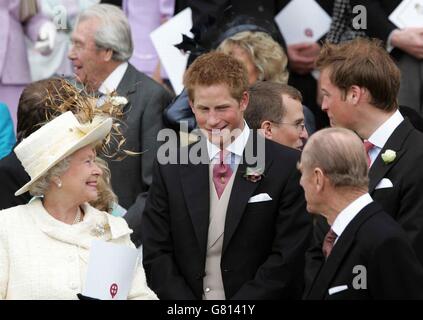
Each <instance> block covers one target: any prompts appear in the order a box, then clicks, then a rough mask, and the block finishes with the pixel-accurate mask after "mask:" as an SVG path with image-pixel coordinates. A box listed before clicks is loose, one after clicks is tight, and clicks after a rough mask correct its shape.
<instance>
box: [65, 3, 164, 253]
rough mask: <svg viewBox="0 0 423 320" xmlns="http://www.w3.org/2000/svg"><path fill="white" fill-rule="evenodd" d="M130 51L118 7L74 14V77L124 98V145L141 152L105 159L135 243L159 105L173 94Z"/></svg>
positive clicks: (125, 24)
mask: <svg viewBox="0 0 423 320" xmlns="http://www.w3.org/2000/svg"><path fill="white" fill-rule="evenodd" d="M132 52H133V44H132V39H131V31H130V27H129V24H128V20H127V18H126V17H125V15H124V13H123V12H122V10H121V9H119V8H118V7H116V6H113V5H108V4H98V5H94V6H92V7H90V8H88V9H87V10H85V11H84V12H82V13H81V15H80V16H79V17H78V20H77V23H76V26H75V29H74V31H73V34H72V48H71V49H70V52H69V58H70V59H71V60H72V63H73V66H74V68H75V74H76V77H77V79H78V80H79V81H80V82H82V83H83V84H84V85H85V86H86V87H87V88H88V89H90V90H92V91H93V92H100V93H101V94H107V93H109V92H112V91H116V92H117V94H118V95H120V96H123V97H126V98H127V99H128V101H129V103H128V104H127V105H126V106H125V107H124V109H123V111H124V112H125V116H124V119H123V120H124V123H125V126H124V127H123V131H124V132H123V133H124V135H125V138H126V143H125V145H124V148H125V149H128V150H131V151H135V152H142V154H141V155H138V156H135V157H127V158H125V159H124V160H123V161H110V159H106V160H108V164H109V167H110V170H111V173H112V186H113V190H114V191H115V193H116V195H117V196H118V198H119V204H120V205H121V206H123V207H124V208H126V209H128V213H127V215H126V218H127V221H128V224H129V226H130V227H131V228H132V229H134V234H133V237H132V240H133V241H134V243H135V244H136V245H139V244H140V238H139V234H138V231H139V228H138V227H139V223H140V220H141V214H142V211H143V209H144V205H145V199H146V195H147V192H148V189H149V186H150V184H151V180H152V168H153V161H154V158H155V156H156V151H157V149H158V142H157V134H158V132H159V131H160V130H161V129H162V128H163V121H162V112H163V109H164V108H165V107H166V106H167V105H168V104H169V102H170V101H171V99H172V96H171V94H170V93H169V92H167V91H166V90H165V89H164V88H163V87H162V86H160V85H159V84H157V83H156V82H155V81H154V80H152V79H150V78H149V77H148V76H146V75H145V74H143V73H141V72H139V71H137V70H136V69H135V68H134V67H133V66H132V65H131V64H129V63H128V62H127V61H128V60H129V58H130V57H131V55H132Z"/></svg>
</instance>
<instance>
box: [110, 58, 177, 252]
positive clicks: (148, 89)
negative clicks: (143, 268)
mask: <svg viewBox="0 0 423 320" xmlns="http://www.w3.org/2000/svg"><path fill="white" fill-rule="evenodd" d="M116 91H117V93H118V94H119V95H122V96H125V97H127V98H128V100H129V103H128V104H127V105H126V106H125V108H124V112H125V116H124V119H123V120H124V123H125V126H124V127H123V131H124V136H125V138H126V143H125V145H124V146H123V148H124V149H127V150H131V151H137V152H142V154H141V155H138V156H129V157H126V158H125V159H124V160H122V161H113V160H110V159H107V158H106V159H105V160H107V162H108V164H109V167H110V170H111V173H112V186H113V190H114V191H115V193H116V195H117V196H118V198H119V204H120V205H121V206H123V207H124V208H126V209H128V213H127V215H126V216H125V217H126V220H127V222H128V224H129V227H131V228H132V229H133V230H134V234H133V236H134V238H133V239H132V240H133V241H134V242H135V243H136V244H137V245H139V237H138V231H139V220H140V219H141V214H142V211H143V209H144V205H145V199H146V197H147V192H148V189H149V187H150V184H151V180H152V173H153V163H154V158H155V157H156V151H157V149H158V142H157V133H158V132H159V130H161V129H162V128H163V121H162V113H163V110H164V108H165V107H166V106H167V105H168V104H169V102H170V101H171V100H172V95H171V94H170V93H169V92H168V91H166V90H165V89H164V88H163V87H162V86H161V85H159V84H158V83H156V82H155V81H154V80H152V79H151V78H149V77H148V76H146V75H145V74H143V73H141V72H139V71H138V70H136V69H135V68H134V67H133V66H132V65H131V64H129V67H128V69H127V71H126V73H125V75H124V77H123V79H122V81H121V82H120V84H119V86H118V88H117V90H116Z"/></svg>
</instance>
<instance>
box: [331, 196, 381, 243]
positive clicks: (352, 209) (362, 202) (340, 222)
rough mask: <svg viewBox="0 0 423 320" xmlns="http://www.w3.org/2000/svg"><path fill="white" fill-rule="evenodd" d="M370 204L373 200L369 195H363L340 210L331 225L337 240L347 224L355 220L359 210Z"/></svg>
mask: <svg viewBox="0 0 423 320" xmlns="http://www.w3.org/2000/svg"><path fill="white" fill-rule="evenodd" d="M371 202H373V199H372V197H371V196H370V194H368V193H366V194H363V195H362V196H361V197H359V198H357V199H356V200H354V201H353V202H351V203H350V204H349V205H348V206H347V207H346V208H345V209H344V210H342V211H341V212H340V213H339V214H338V216H337V217H336V219H335V221H334V222H333V224H332V230H333V231H335V233H336V235H337V236H338V237H337V240H338V239H339V237H340V236H341V234H342V232H344V230H345V228H346V227H347V226H348V224H349V223H350V222H351V220H352V219H354V218H355V216H356V215H357V214H358V213H359V212H360V211H361V209H363V208H364V207H365V206H367V205H368V204H369V203H371Z"/></svg>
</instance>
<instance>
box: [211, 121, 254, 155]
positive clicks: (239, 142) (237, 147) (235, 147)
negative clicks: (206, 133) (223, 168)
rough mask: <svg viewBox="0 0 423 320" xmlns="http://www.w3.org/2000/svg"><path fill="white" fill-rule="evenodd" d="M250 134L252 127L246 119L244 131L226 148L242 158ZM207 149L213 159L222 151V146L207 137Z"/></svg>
mask: <svg viewBox="0 0 423 320" xmlns="http://www.w3.org/2000/svg"><path fill="white" fill-rule="evenodd" d="M249 136H250V127H249V126H248V124H247V122H245V120H244V129H243V130H242V133H241V134H240V135H239V136H238V137H237V138H236V139H235V141H234V142H232V143H231V144H230V145H229V146H227V147H226V148H225V149H226V150H227V151H229V152H230V153H232V154H235V155H237V156H238V157H241V158H242V154H243V153H244V149H245V146H246V144H247V142H248V137H249ZM207 151H208V153H209V160H210V161H211V160H213V159H214V158H215V157H216V156H217V155H218V153H219V152H220V148H219V147H218V146H216V145H215V144H213V143H211V142H210V141H209V139H207Z"/></svg>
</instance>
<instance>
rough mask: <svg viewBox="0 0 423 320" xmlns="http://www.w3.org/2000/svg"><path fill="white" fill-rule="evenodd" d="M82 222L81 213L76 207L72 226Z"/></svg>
mask: <svg viewBox="0 0 423 320" xmlns="http://www.w3.org/2000/svg"><path fill="white" fill-rule="evenodd" d="M81 220H82V213H81V209H80V208H79V207H78V212H77V213H76V216H75V219H74V220H73V222H72V224H77V223H79V222H81Z"/></svg>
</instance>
